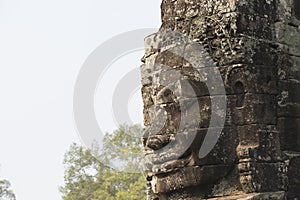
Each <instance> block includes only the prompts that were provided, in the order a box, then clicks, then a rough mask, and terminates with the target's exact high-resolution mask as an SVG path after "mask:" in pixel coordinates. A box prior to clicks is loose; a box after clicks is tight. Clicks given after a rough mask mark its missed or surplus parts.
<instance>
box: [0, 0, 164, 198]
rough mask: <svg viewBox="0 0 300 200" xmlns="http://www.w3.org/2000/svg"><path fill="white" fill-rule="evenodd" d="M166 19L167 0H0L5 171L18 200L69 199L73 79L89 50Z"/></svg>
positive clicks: (1, 174)
mask: <svg viewBox="0 0 300 200" xmlns="http://www.w3.org/2000/svg"><path fill="white" fill-rule="evenodd" d="M159 25H160V0H129V1H121V0H120V1H103V0H98V1H96V0H81V1H79V0H27V1H24V0H23V1H22V0H0V93H1V95H0V164H1V167H0V179H2V178H6V179H8V180H9V181H10V182H11V183H12V188H13V190H14V191H15V193H16V195H17V199H18V200H41V199H42V200H59V199H61V197H60V196H61V195H60V193H59V192H58V186H59V185H62V183H63V170H64V169H63V165H62V160H63V155H64V153H65V152H66V151H67V149H68V147H69V145H70V144H71V143H72V142H73V141H75V142H78V141H79V139H78V136H77V133H76V131H75V125H74V121H73V111H72V97H73V87H74V83H75V80H76V77H77V74H78V72H79V70H80V67H81V64H82V63H83V62H84V60H85V59H86V58H87V57H88V55H89V54H90V53H91V52H92V51H93V50H94V49H95V48H96V47H97V46H98V45H100V44H101V43H102V42H104V41H105V40H107V39H109V38H111V37H112V36H114V35H117V34H119V33H122V32H124V31H130V30H133V29H138V28H158V27H159ZM140 55H142V53H141V52H140V53H135V54H133V55H130V56H129V57H128V58H127V59H126V58H122V60H124V65H123V67H127V65H128V66H138V65H139V59H140V58H139V57H140ZM122 60H121V61H122ZM118 63H119V64H118V66H119V65H121V64H120V63H121V62H120V61H118ZM135 96H138V95H135ZM133 102H139V100H134V101H133ZM139 107H140V105H139ZM137 112H138V113H140V112H141V111H139V110H138V111H137ZM110 114H111V113H106V112H104V113H103V115H107V116H110ZM135 117H136V120H137V121H139V120H141V119H140V117H141V115H140V114H137V115H136V116H135ZM105 128H106V129H107V130H113V129H114V128H115V125H114V124H113V123H111V124H109V123H108V124H107V127H105Z"/></svg>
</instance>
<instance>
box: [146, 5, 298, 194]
mask: <svg viewBox="0 0 300 200" xmlns="http://www.w3.org/2000/svg"><path fill="white" fill-rule="evenodd" d="M161 10H162V26H161V28H160V31H159V32H158V33H155V34H152V35H150V36H149V37H147V38H146V39H145V55H144V57H143V58H142V61H143V62H144V64H143V65H142V66H141V74H142V85H143V87H142V96H143V101H144V124H145V126H146V127H145V132H144V146H145V158H146V159H145V160H146V161H145V165H146V172H147V180H148V200H164V199H168V200H169V199H170V200H192V199H197V200H198V199H220V200H221V199H224V200H225V199H274V200H275V199H300V180H299V176H300V171H299V168H300V163H299V156H298V155H299V152H300V114H299V113H300V93H299V91H300V31H299V30H300V29H299V27H300V14H299V13H300V11H299V10H300V3H299V1H298V0H264V1H261V0H249V1H244V0H197V1H196V0H162V5H161ZM173 31H175V32H173ZM220 79H221V80H220ZM224 90H225V93H226V94H224ZM224 99H225V100H226V102H225V103H224V101H223V100H224ZM224 107H226V108H225V109H224ZM224 110H225V111H224ZM223 111H224V112H223ZM213 117H214V120H212V118H213ZM221 122H222V123H221ZM210 131H211V132H210ZM212 133H215V134H212ZM205 145H207V146H209V145H212V146H213V148H212V150H210V151H209V152H207V153H203V152H205V150H203V146H205ZM283 151H286V152H283ZM201 156H202V157H201Z"/></svg>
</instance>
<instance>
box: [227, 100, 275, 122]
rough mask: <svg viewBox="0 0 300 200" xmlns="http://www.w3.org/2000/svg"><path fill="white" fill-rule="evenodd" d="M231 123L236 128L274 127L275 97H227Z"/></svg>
mask: <svg viewBox="0 0 300 200" xmlns="http://www.w3.org/2000/svg"><path fill="white" fill-rule="evenodd" d="M229 96H231V97H230V98H228V100H230V102H229V108H230V112H231V117H232V122H233V123H234V124H236V125H238V126H241V125H248V124H265V125H275V124H276V123H277V122H276V105H277V104H276V96H274V95H268V94H245V95H244V96H240V95H229Z"/></svg>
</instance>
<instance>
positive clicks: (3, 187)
mask: <svg viewBox="0 0 300 200" xmlns="http://www.w3.org/2000/svg"><path fill="white" fill-rule="evenodd" d="M0 199H9V200H15V199H16V196H15V194H14V192H13V191H12V190H11V189H10V183H9V182H8V181H7V180H0Z"/></svg>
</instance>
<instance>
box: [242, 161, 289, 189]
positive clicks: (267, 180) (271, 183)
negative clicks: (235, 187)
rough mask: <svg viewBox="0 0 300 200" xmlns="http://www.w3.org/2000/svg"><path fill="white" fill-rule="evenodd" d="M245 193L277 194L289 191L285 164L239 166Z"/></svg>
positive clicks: (246, 163) (250, 163)
mask: <svg viewBox="0 0 300 200" xmlns="http://www.w3.org/2000/svg"><path fill="white" fill-rule="evenodd" d="M238 168H239V171H240V182H241V185H242V188H243V190H244V192H246V193H251V192H272V191H273V192H275V191H285V190H287V184H288V179H287V176H286V173H287V166H286V164H285V163H252V162H245V163H240V164H239V165H238Z"/></svg>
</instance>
